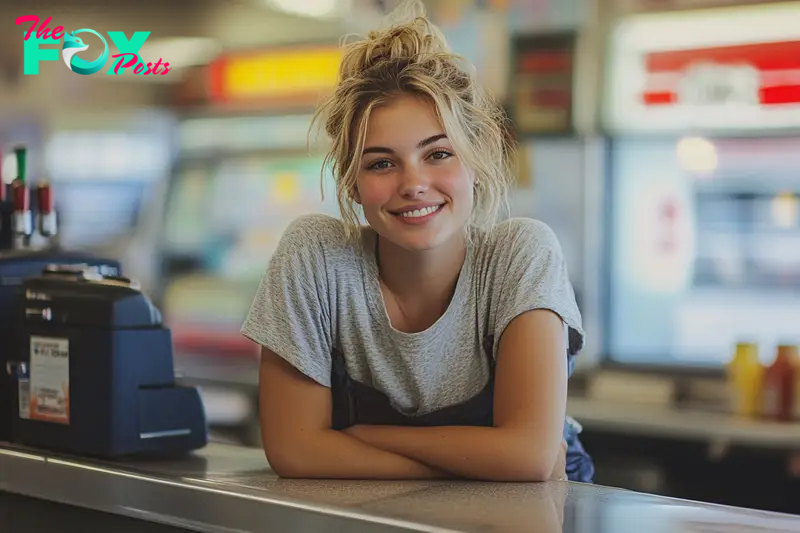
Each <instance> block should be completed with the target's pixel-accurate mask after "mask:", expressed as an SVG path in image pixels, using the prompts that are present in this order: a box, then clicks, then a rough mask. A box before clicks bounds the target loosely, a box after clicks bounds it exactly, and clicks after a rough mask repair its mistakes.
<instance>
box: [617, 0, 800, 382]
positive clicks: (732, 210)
mask: <svg viewBox="0 0 800 533" xmlns="http://www.w3.org/2000/svg"><path fill="white" fill-rule="evenodd" d="M606 74H607V86H606V91H605V102H604V113H603V120H604V122H605V128H606V130H607V131H608V133H609V134H610V141H609V153H608V159H609V167H608V169H609V176H608V199H609V201H610V205H609V206H608V212H609V215H608V216H609V220H608V222H609V224H608V235H607V237H608V243H609V248H608V251H607V252H608V253H607V257H608V266H609V268H608V284H607V289H608V293H607V301H606V303H607V308H606V331H607V336H606V346H605V352H606V354H607V357H608V358H609V359H610V360H611V361H613V362H615V363H620V364H625V365H635V366H666V367H672V368H678V367H683V368H696V367H702V368H711V369H719V368H720V367H721V366H722V365H723V364H725V363H726V362H727V361H728V360H729V359H730V357H731V354H732V353H733V350H734V347H735V344H736V343H737V342H754V343H757V344H758V345H759V346H760V353H761V357H762V359H763V360H764V362H765V363H769V362H771V360H772V359H774V357H775V353H776V349H777V346H778V345H780V344H797V343H798V341H800V203H799V199H800V3H797V2H788V3H776V4H769V5H761V6H754V7H736V8H719V9H710V10H702V11H681V12H672V13H662V14H642V15H633V16H630V17H627V18H624V19H622V20H621V21H619V22H618V23H617V24H616V25H615V26H614V27H613V30H612V33H611V35H610V46H609V54H608V58H607V71H606Z"/></svg>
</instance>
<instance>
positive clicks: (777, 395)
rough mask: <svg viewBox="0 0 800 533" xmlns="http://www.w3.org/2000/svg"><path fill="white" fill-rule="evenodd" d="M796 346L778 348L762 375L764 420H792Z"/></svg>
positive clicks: (795, 392)
mask: <svg viewBox="0 0 800 533" xmlns="http://www.w3.org/2000/svg"><path fill="white" fill-rule="evenodd" d="M796 360H797V346H789V345H781V346H778V354H777V356H776V357H775V361H774V362H773V363H772V365H770V367H769V368H767V370H766V372H765V373H764V403H763V410H762V413H763V415H764V418H766V419H768V420H775V421H778V422H789V421H791V420H792V415H793V412H792V411H793V410H794V396H795V394H797V391H796V390H795V385H796V381H797V379H796V372H797V371H798V370H797V365H796Z"/></svg>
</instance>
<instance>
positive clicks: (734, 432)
mask: <svg viewBox="0 0 800 533" xmlns="http://www.w3.org/2000/svg"><path fill="white" fill-rule="evenodd" d="M567 413H568V414H569V416H571V417H573V418H575V419H576V420H577V421H578V422H579V423H580V424H581V425H582V426H583V427H584V430H589V431H591V430H599V431H606V432H608V431H610V432H620V433H625V434H628V435H632V436H634V435H635V436H642V437H645V436H646V437H662V438H667V439H672V440H700V441H709V442H711V443H713V444H728V445H739V446H748V447H756V448H771V449H792V450H798V451H800V423H798V422H793V423H777V422H767V421H760V420H747V419H743V418H737V417H735V416H732V415H728V414H724V413H713V412H704V411H700V410H691V409H676V408H670V407H662V406H653V405H641V404H637V403H635V402H616V401H614V402H609V401H598V400H595V399H592V398H569V400H568V402H567Z"/></svg>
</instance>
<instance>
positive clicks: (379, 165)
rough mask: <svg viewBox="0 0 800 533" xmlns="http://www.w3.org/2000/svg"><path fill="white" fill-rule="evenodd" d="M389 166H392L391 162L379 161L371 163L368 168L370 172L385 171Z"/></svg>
mask: <svg viewBox="0 0 800 533" xmlns="http://www.w3.org/2000/svg"><path fill="white" fill-rule="evenodd" d="M389 165H391V163H389V161H387V160H386V159H380V160H378V161H375V162H373V163H371V164H370V165H369V166H368V167H367V168H368V169H369V170H385V169H387V168H389Z"/></svg>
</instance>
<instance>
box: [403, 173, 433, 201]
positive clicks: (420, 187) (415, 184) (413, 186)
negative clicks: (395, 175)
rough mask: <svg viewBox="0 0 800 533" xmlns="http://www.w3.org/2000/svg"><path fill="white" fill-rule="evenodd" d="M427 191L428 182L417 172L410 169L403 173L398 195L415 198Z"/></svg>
mask: <svg viewBox="0 0 800 533" xmlns="http://www.w3.org/2000/svg"><path fill="white" fill-rule="evenodd" d="M427 190H428V180H427V178H426V177H425V175H424V174H423V173H421V172H419V170H417V169H414V168H410V169H407V170H406V171H405V172H403V177H402V180H401V181H400V187H399V191H398V192H399V193H400V195H401V196H404V197H415V196H419V195H420V194H422V193H424V192H425V191H427Z"/></svg>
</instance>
